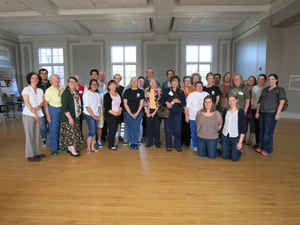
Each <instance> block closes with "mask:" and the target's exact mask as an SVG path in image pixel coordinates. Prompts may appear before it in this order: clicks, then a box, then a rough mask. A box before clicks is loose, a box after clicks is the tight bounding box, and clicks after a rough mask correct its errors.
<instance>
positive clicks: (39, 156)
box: [34, 154, 46, 159]
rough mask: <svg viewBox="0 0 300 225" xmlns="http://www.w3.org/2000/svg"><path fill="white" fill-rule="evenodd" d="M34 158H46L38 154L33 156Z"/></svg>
mask: <svg viewBox="0 0 300 225" xmlns="http://www.w3.org/2000/svg"><path fill="white" fill-rule="evenodd" d="M34 157H35V158H38V159H41V158H46V155H44V154H39V155H35V156H34Z"/></svg>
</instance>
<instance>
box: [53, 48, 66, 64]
mask: <svg viewBox="0 0 300 225" xmlns="http://www.w3.org/2000/svg"><path fill="white" fill-rule="evenodd" d="M52 52H53V54H52V56H53V63H64V57H63V49H62V48H53V49H52Z"/></svg>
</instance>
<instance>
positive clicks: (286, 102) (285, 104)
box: [277, 87, 289, 112]
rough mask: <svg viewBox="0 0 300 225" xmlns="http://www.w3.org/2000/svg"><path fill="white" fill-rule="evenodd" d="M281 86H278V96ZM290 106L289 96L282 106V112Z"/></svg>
mask: <svg viewBox="0 0 300 225" xmlns="http://www.w3.org/2000/svg"><path fill="white" fill-rule="evenodd" d="M279 92H280V91H279V87H277V95H278V98H279ZM288 107H289V100H288V99H287V98H285V102H284V104H283V106H282V109H281V112H283V111H285V110H287V108H288Z"/></svg>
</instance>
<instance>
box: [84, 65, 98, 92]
mask: <svg viewBox="0 0 300 225" xmlns="http://www.w3.org/2000/svg"><path fill="white" fill-rule="evenodd" d="M90 77H91V79H95V80H98V78H99V71H98V70H97V69H92V70H91V71H90ZM88 89H89V83H87V84H86V85H85V86H84V92H85V91H87V90H88Z"/></svg>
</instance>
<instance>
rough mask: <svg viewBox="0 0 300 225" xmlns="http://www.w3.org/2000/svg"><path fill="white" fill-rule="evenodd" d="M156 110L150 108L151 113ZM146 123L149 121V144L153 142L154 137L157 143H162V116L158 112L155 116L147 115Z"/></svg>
mask: <svg viewBox="0 0 300 225" xmlns="http://www.w3.org/2000/svg"><path fill="white" fill-rule="evenodd" d="M153 112H154V109H150V114H151V113H153ZM146 123H147V138H148V144H150V145H152V144H153V138H154V139H155V143H154V144H155V145H156V146H158V145H160V118H159V117H158V115H157V113H156V114H155V115H154V117H149V118H148V117H147V115H146Z"/></svg>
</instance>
